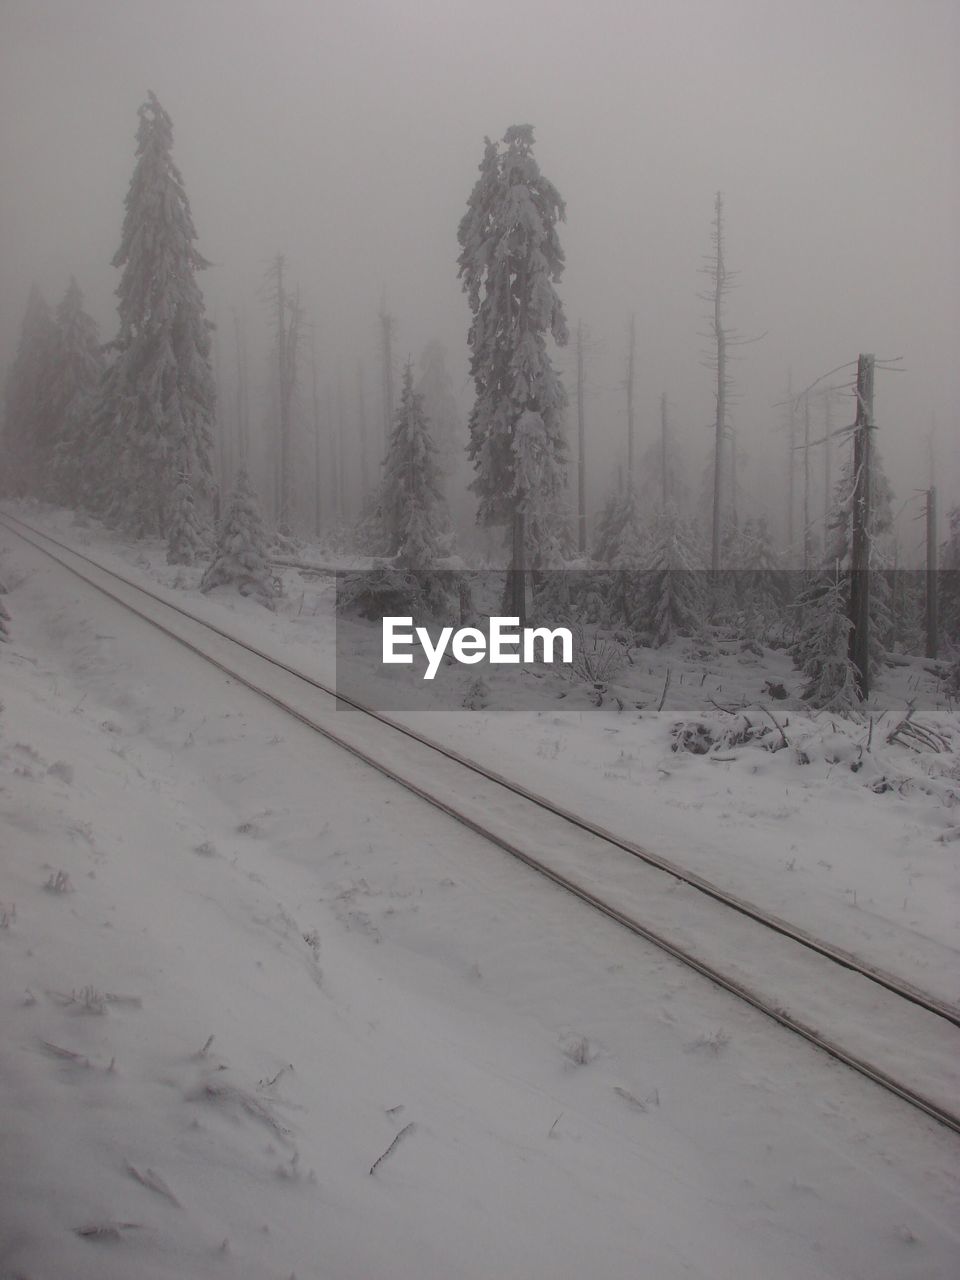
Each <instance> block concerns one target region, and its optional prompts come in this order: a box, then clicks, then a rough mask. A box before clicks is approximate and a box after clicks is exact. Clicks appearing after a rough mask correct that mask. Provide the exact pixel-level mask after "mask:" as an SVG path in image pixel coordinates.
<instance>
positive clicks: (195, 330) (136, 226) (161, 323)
mask: <svg viewBox="0 0 960 1280" xmlns="http://www.w3.org/2000/svg"><path fill="white" fill-rule="evenodd" d="M139 116H140V126H139V129H138V130H137V162H136V166H135V168H134V172H133V177H132V179H131V182H130V189H129V191H128V192H127V197H126V202H125V209H126V213H125V216H124V221H123V233H122V237H121V242H120V248H119V249H118V250H117V253H116V255H115V257H114V259H113V265H114V266H115V267H119V268H121V270H122V272H123V274H122V276H121V278H120V284H119V287H118V289H117V296H118V298H119V304H118V311H119V315H120V331H119V333H118V335H117V337H116V339H115V340H114V342H113V343H112V347H113V350H114V352H115V358H114V360H113V363H112V364H111V366H110V368H109V370H108V372H107V375H106V377H105V379H104V383H103V393H102V396H101V400H100V403H99V406H98V410H97V414H96V420H95V429H96V434H97V443H96V464H97V469H98V471H99V472H100V473H101V474H102V476H103V488H102V490H101V492H100V493H99V494H98V495H97V498H98V506H99V508H100V509H101V510H102V511H103V513H104V514H105V515H106V516H107V518H108V519H110V520H111V521H112V522H114V523H116V524H118V525H119V526H120V527H122V528H123V529H124V530H125V531H126V532H128V533H130V534H132V535H133V536H134V537H147V536H152V535H160V536H163V537H167V536H168V535H169V534H170V532H171V528H172V521H173V514H174V509H175V504H174V493H175V491H176V489H177V487H178V485H180V484H181V483H186V484H188V485H189V486H191V487H192V489H193V493H194V502H195V505H196V506H197V508H198V509H200V510H203V511H204V514H205V508H206V502H207V499H208V496H209V493H210V490H211V487H212V484H211V470H210V451H211V426H212V422H213V414H214V403H215V385H214V378H213V371H212V369H211V366H210V330H211V328H212V326H211V324H210V322H209V321H208V320H207V319H206V314H205V310H204V303H203V295H202V294H201V292H200V287H199V285H198V284H197V279H196V274H197V272H198V271H200V270H202V269H203V268H204V267H206V266H208V265H209V264H208V263H207V261H206V259H205V258H203V257H202V256H201V254H200V253H199V251H198V250H197V247H196V239H197V233H196V231H195V229H194V225H193V218H192V216H191V213H190V203H189V201H188V199H187V193H186V190H185V189H184V185H183V179H182V177H181V176H180V171H179V170H178V169H177V166H176V165H175V164H174V162H173V157H172V148H173V125H172V123H171V120H170V117H169V116H168V115H167V113H166V111H164V109H163V107H162V106H161V105H160V103H159V102H158V101H157V99H156V97H155V96H154V94H152V93H151V94H149V95H148V97H147V101H146V102H145V103H144V104H143V105H142V106H141V107H140V111H139ZM184 477H185V478H184Z"/></svg>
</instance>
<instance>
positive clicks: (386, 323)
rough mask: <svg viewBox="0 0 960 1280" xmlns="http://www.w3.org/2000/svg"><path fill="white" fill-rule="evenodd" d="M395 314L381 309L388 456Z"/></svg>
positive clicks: (384, 428)
mask: <svg viewBox="0 0 960 1280" xmlns="http://www.w3.org/2000/svg"><path fill="white" fill-rule="evenodd" d="M394 325H395V321H394V318H393V316H391V315H388V313H387V311H386V310H385V309H383V308H381V311H380V388H381V395H382V399H383V453H384V457H386V453H387V450H388V449H389V447H390V434H391V432H392V431H393V330H394Z"/></svg>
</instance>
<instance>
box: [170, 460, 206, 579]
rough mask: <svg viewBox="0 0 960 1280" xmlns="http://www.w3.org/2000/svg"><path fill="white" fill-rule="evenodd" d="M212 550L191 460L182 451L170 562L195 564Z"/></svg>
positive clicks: (173, 516)
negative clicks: (192, 477) (192, 482)
mask: <svg viewBox="0 0 960 1280" xmlns="http://www.w3.org/2000/svg"><path fill="white" fill-rule="evenodd" d="M209 549H210V542H209V537H208V526H207V522H206V521H205V520H204V519H203V517H202V516H201V515H200V513H199V512H198V511H197V504H196V496H195V491H194V487H193V485H192V484H191V482H190V466H189V459H188V458H187V457H186V455H185V454H184V453H181V457H180V466H179V468H178V476H177V487H176V488H175V489H174V491H173V502H172V504H171V508H170V527H169V529H168V532H167V564H195V563H196V562H197V561H198V560H202V559H203V558H204V556H205V555H206V554H207V552H208V551H209Z"/></svg>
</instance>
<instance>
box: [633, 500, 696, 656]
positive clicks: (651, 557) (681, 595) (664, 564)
mask: <svg viewBox="0 0 960 1280" xmlns="http://www.w3.org/2000/svg"><path fill="white" fill-rule="evenodd" d="M647 564H648V566H649V571H648V572H647V573H646V574H645V575H644V586H645V588H646V591H645V595H646V599H645V601H644V609H643V614H644V615H645V625H646V630H647V631H648V633H649V635H650V641H651V643H652V644H653V645H654V646H655V647H657V648H659V647H660V646H661V645H665V644H667V643H668V642H669V641H670V640H672V639H673V637H674V636H676V635H680V636H694V635H698V634H700V633H701V632H702V631H703V630H704V627H705V625H706V619H707V606H708V601H707V594H706V591H705V589H704V577H705V575H704V574H703V573H702V572H700V571H701V570H702V569H703V567H704V561H703V555H702V553H701V551H700V548H699V546H698V545H697V541H696V538H695V537H694V533H693V530H692V529H691V527H690V525H689V524H688V523H687V521H686V520H685V519H684V518H683V516H682V515H681V514H680V511H679V510H678V509H677V506H676V504H675V503H674V502H672V501H668V502H667V503H666V505H665V506H664V507H663V509H662V510H661V511H659V512H658V513H657V515H656V516H655V517H654V520H653V524H652V526H651V529H650V534H649V539H648V550H647Z"/></svg>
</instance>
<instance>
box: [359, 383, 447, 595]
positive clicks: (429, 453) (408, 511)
mask: <svg viewBox="0 0 960 1280" xmlns="http://www.w3.org/2000/svg"><path fill="white" fill-rule="evenodd" d="M441 486H442V474H441V471H440V461H439V454H438V450H437V447H436V445H435V444H434V442H433V439H432V437H431V435H430V429H429V424H428V422H427V418H426V415H425V413H424V408H423V396H422V395H421V394H420V393H419V392H417V391H414V389H413V367H412V365H411V364H410V363H409V362H408V363H407V365H406V367H405V369H404V373H403V387H402V390H401V393H400V407H399V408H398V409H397V412H396V415H395V417H394V427H393V431H392V432H391V435H390V442H389V446H388V448H387V456H386V458H385V460H384V464H383V478H382V480H381V482H380V493H379V499H378V502H377V511H376V515H377V519H378V521H379V524H380V545H381V546H382V547H383V548H384V551H385V553H386V554H387V555H388V556H390V557H391V559H390V562H389V563H388V564H385V565H382V566H381V567H380V568H379V569H375V570H365V571H364V572H362V573H359V574H351V575H348V576H347V577H346V578H345V579H344V580H343V582H342V584H341V588H340V592H339V595H338V606H339V607H340V608H341V609H350V608H358V609H359V610H360V612H361V613H362V614H363V615H364V616H365V617H382V616H383V615H385V614H390V613H394V614H396V613H400V614H407V613H415V614H417V615H420V616H426V615H436V614H438V613H441V612H446V611H449V609H450V608H451V607H452V605H453V595H454V592H453V588H454V585H455V584H454V583H453V582H452V580H451V575H450V574H449V573H448V572H443V571H440V572H430V570H431V569H433V568H434V567H435V566H436V563H437V561H438V560H439V559H440V558H441V557H442V556H444V555H445V554H447V550H448V547H447V543H448V542H449V537H450V533H449V530H450V518H449V515H448V513H447V507H446V503H445V502H444V498H443V491H442V487H441Z"/></svg>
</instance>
